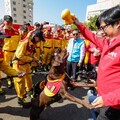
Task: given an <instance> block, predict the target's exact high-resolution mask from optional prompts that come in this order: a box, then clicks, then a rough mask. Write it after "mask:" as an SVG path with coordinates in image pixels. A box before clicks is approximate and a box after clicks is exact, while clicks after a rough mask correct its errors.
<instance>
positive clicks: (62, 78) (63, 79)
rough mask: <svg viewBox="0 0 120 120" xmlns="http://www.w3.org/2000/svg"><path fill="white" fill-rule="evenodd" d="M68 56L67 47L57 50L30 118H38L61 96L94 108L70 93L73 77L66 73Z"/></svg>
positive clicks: (34, 102) (34, 119) (33, 105)
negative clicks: (69, 88)
mask: <svg viewBox="0 0 120 120" xmlns="http://www.w3.org/2000/svg"><path fill="white" fill-rule="evenodd" d="M67 57H68V53H67V50H66V49H64V50H61V49H58V50H57V51H56V52H55V54H54V57H53V60H52V66H51V69H50V71H49V73H48V75H47V76H46V79H47V81H46V82H45V83H46V84H45V87H44V89H43V91H42V92H41V93H40V94H39V95H38V96H37V97H36V99H35V100H34V101H33V103H32V107H31V110H30V120H37V119H38V118H39V116H40V113H41V112H42V111H43V110H44V108H45V107H47V106H48V105H50V104H51V103H53V102H56V101H58V100H60V99H61V98H63V99H68V100H70V101H72V102H75V103H78V104H81V105H82V106H85V107H86V108H88V109H91V108H92V105H90V104H88V103H87V102H84V100H81V99H79V98H77V97H74V96H73V95H71V94H70V93H68V87H71V86H72V84H71V79H70V78H69V76H68V75H67V74H66V73H65V66H66V60H67Z"/></svg>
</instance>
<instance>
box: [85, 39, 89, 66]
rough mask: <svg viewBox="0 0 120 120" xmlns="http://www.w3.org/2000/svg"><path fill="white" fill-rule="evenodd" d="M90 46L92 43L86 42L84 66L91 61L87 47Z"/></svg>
mask: <svg viewBox="0 0 120 120" xmlns="http://www.w3.org/2000/svg"><path fill="white" fill-rule="evenodd" d="M89 44H90V41H89V40H85V49H86V52H85V58H84V65H85V66H86V65H87V64H88V61H89V52H88V50H87V47H88V46H89Z"/></svg>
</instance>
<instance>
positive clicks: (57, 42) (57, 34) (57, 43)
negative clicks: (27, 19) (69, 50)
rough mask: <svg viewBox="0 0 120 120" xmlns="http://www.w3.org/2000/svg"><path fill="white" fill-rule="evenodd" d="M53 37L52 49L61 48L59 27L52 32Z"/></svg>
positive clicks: (61, 37) (61, 36)
mask: <svg viewBox="0 0 120 120" xmlns="http://www.w3.org/2000/svg"><path fill="white" fill-rule="evenodd" d="M53 38H54V49H56V48H62V39H63V35H62V31H61V29H60V28H57V29H56V32H55V33H54V34H53Z"/></svg>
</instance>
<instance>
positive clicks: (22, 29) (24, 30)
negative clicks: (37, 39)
mask: <svg viewBox="0 0 120 120" xmlns="http://www.w3.org/2000/svg"><path fill="white" fill-rule="evenodd" d="M18 31H19V34H20V39H21V40H23V39H24V38H25V37H26V36H27V33H28V28H27V27H26V26H25V25H22V26H20V28H19V29H18Z"/></svg>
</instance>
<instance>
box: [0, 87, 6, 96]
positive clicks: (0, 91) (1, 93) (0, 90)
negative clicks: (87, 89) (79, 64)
mask: <svg viewBox="0 0 120 120" xmlns="http://www.w3.org/2000/svg"><path fill="white" fill-rule="evenodd" d="M4 94H5V92H4V91H3V89H2V88H1V87H0V95H4Z"/></svg>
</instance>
